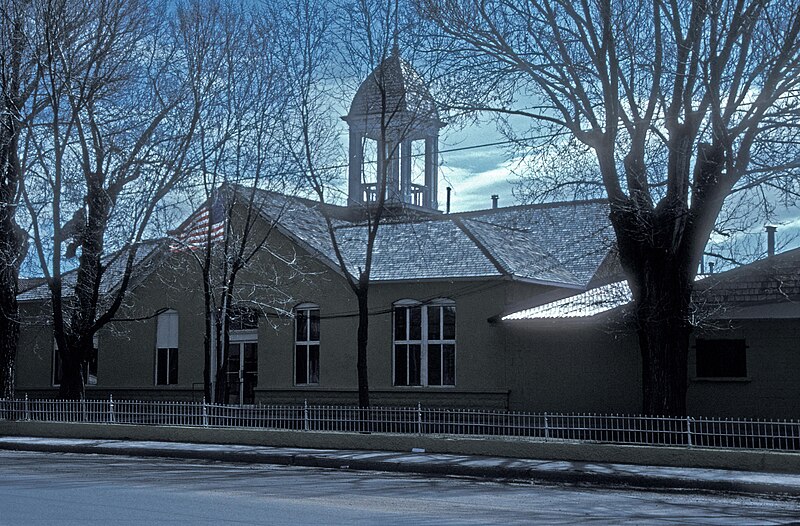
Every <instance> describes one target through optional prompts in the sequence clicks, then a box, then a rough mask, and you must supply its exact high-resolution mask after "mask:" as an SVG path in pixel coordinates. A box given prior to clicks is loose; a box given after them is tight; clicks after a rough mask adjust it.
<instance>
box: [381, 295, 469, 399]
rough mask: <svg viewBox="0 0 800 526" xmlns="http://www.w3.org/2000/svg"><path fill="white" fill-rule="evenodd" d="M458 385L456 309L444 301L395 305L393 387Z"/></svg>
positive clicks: (399, 302) (453, 305)
mask: <svg viewBox="0 0 800 526" xmlns="http://www.w3.org/2000/svg"><path fill="white" fill-rule="evenodd" d="M455 384H456V305H455V302H453V301H452V300H447V299H442V300H436V301H434V302H431V303H430V304H427V305H422V304H420V303H419V302H416V301H412V300H401V301H398V302H397V303H395V305H394V385H399V386H407V385H427V386H442V385H455Z"/></svg>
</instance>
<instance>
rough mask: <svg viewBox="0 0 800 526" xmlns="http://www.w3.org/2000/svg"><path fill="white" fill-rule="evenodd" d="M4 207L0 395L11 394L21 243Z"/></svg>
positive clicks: (0, 273) (0, 252)
mask: <svg viewBox="0 0 800 526" xmlns="http://www.w3.org/2000/svg"><path fill="white" fill-rule="evenodd" d="M9 208H10V207H4V208H3V212H5V213H4V216H5V217H3V218H2V219H0V398H14V382H15V379H14V372H15V369H16V367H15V362H16V357H17V342H18V340H19V306H18V305H17V277H18V272H19V260H20V259H21V258H20V253H21V249H20V246H21V244H20V243H19V238H18V237H17V235H16V234H17V230H18V228H17V227H16V224H15V223H14V219H13V217H9V215H8V210H9Z"/></svg>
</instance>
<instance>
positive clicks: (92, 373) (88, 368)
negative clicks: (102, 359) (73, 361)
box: [53, 334, 97, 387]
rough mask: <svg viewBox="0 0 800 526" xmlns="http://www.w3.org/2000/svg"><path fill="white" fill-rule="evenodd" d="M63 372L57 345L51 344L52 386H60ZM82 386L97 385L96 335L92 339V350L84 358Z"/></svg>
mask: <svg viewBox="0 0 800 526" xmlns="http://www.w3.org/2000/svg"><path fill="white" fill-rule="evenodd" d="M63 372H64V370H63V368H62V365H61V355H60V354H59V352H58V343H55V342H54V343H53V386H54V387H59V386H60V385H61V376H62V374H63ZM81 372H82V373H83V385H97V335H96V334H95V335H94V338H92V350H91V351H89V355H88V356H87V357H86V361H84V363H83V366H82V371H81Z"/></svg>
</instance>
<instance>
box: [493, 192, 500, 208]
mask: <svg viewBox="0 0 800 526" xmlns="http://www.w3.org/2000/svg"><path fill="white" fill-rule="evenodd" d="M499 198H500V196H498V195H497V194H494V195H493V196H492V209H494V208H497V200H498V199H499Z"/></svg>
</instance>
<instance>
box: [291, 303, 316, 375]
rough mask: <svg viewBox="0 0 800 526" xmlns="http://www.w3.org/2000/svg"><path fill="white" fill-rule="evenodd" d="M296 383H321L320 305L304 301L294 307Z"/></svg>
mask: <svg viewBox="0 0 800 526" xmlns="http://www.w3.org/2000/svg"><path fill="white" fill-rule="evenodd" d="M294 320H295V340H294V356H295V358H294V370H295V373H294V383H295V385H318V384H319V306H318V305H314V304H312V303H303V304H300V305H298V306H297V307H295V309H294Z"/></svg>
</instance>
